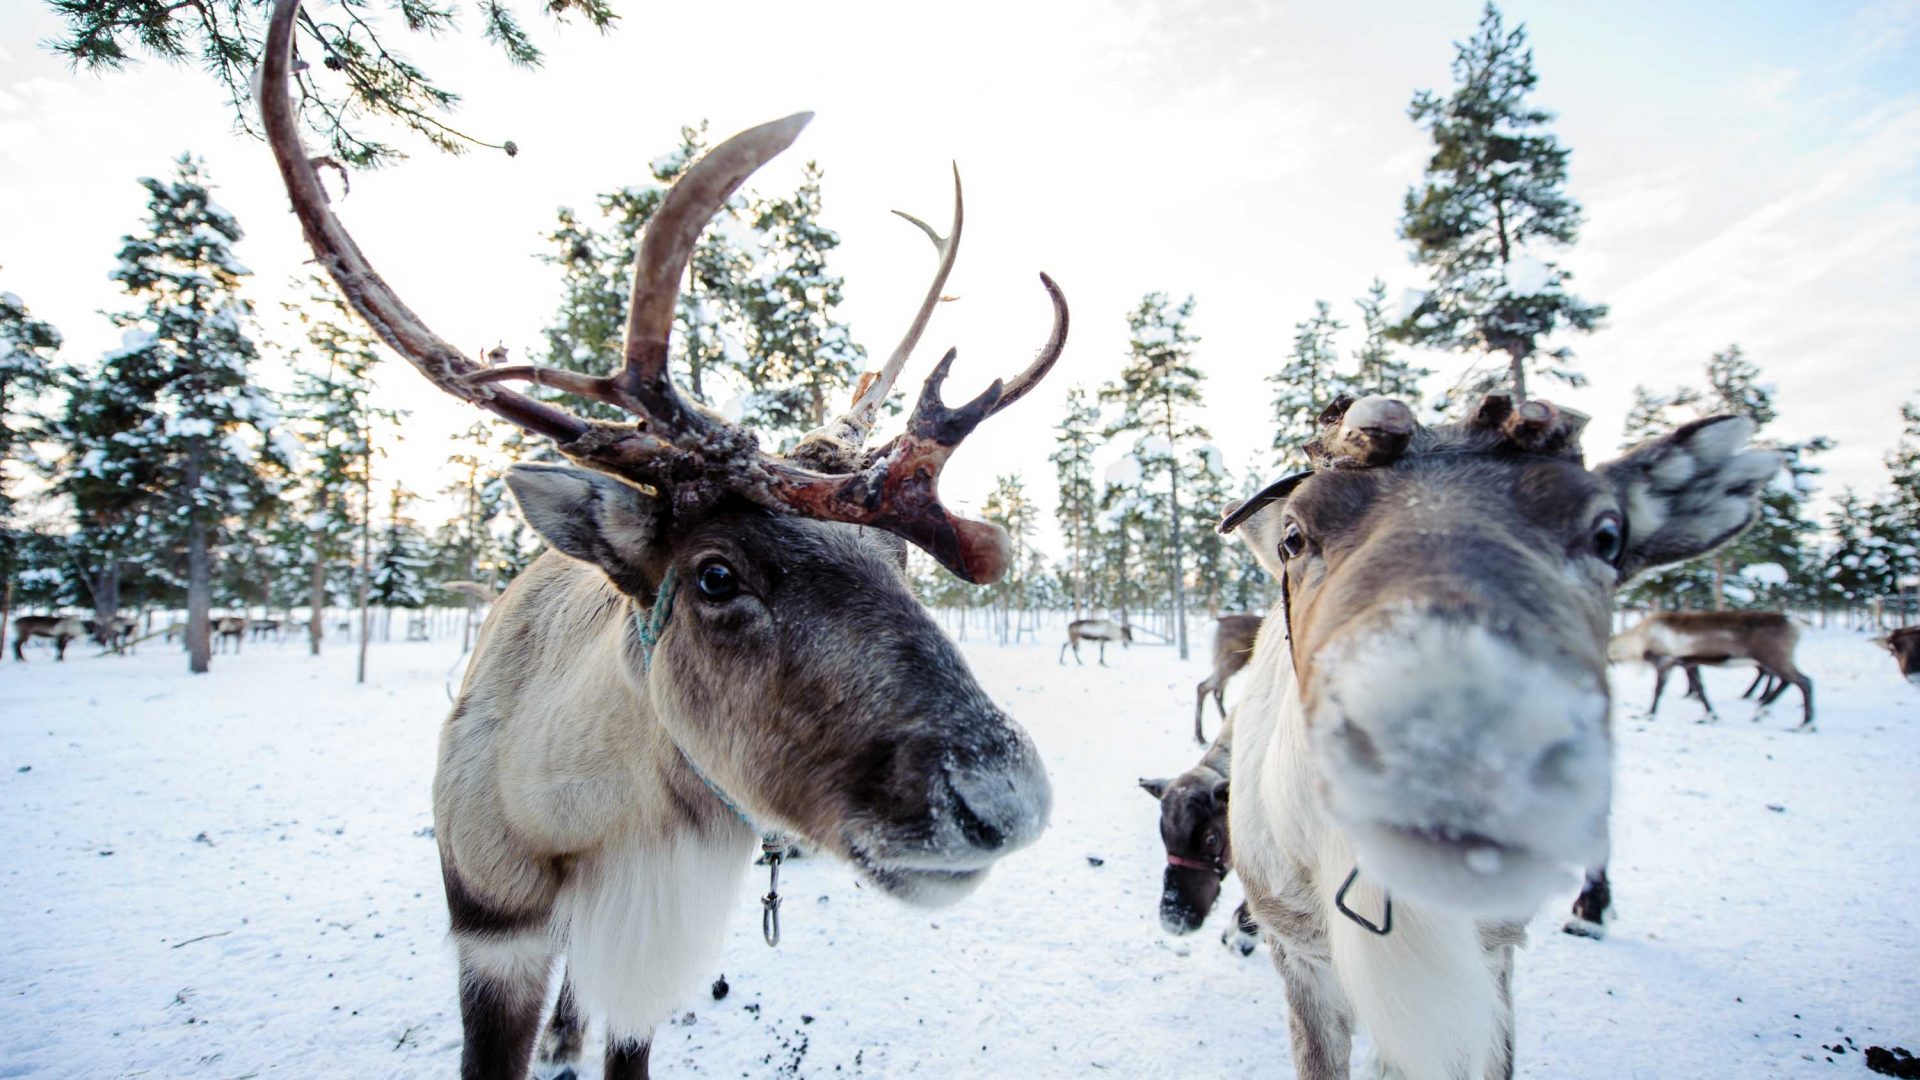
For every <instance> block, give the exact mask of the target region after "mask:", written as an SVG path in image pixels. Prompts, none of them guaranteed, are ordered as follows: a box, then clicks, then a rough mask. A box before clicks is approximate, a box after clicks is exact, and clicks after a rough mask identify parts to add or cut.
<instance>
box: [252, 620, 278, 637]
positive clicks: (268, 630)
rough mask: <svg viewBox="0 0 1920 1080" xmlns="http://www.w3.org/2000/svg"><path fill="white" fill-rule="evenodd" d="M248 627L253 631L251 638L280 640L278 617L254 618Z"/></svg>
mask: <svg viewBox="0 0 1920 1080" xmlns="http://www.w3.org/2000/svg"><path fill="white" fill-rule="evenodd" d="M249 628H250V629H251V630H252V631H253V640H255V641H279V640H280V620H279V619H254V620H253V621H252V622H251V623H250V624H249Z"/></svg>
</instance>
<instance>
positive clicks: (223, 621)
mask: <svg viewBox="0 0 1920 1080" xmlns="http://www.w3.org/2000/svg"><path fill="white" fill-rule="evenodd" d="M212 624H213V637H214V644H215V645H216V646H218V648H217V649H216V650H215V651H217V652H222V653H224V652H226V651H227V646H228V645H229V644H231V645H232V646H233V652H234V655H236V656H238V655H239V653H240V643H241V642H243V641H245V640H246V638H247V625H248V623H247V617H246V616H245V615H220V616H216V617H215V618H214V619H213V620H212Z"/></svg>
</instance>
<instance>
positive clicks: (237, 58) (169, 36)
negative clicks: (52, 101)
mask: <svg viewBox="0 0 1920 1080" xmlns="http://www.w3.org/2000/svg"><path fill="white" fill-rule="evenodd" d="M48 3H49V6H51V7H52V8H53V10H54V13H55V14H57V15H59V16H60V17H61V18H62V19H64V20H65V21H66V28H67V36H66V37H64V38H61V39H59V40H57V41H54V42H53V43H52V47H53V49H54V50H55V51H56V52H59V53H61V54H62V55H64V56H66V57H67V58H68V59H69V60H70V61H72V62H73V64H74V65H75V66H78V67H83V68H89V69H93V70H103V69H104V70H114V69H118V68H122V67H125V66H126V65H127V64H128V63H129V62H130V61H132V60H133V59H134V54H135V53H136V52H144V53H147V54H149V55H151V56H154V57H157V58H159V59H162V60H168V61H172V62H175V63H184V62H187V61H193V62H196V63H197V64H199V66H201V67H203V68H205V69H206V70H208V71H209V72H211V73H212V74H213V76H214V77H215V78H216V79H217V80H219V82H220V84H221V85H222V87H223V88H224V89H225V90H226V93H227V95H228V97H229V98H230V100H231V102H232V105H233V109H234V113H235V117H236V119H237V120H238V122H239V123H240V126H241V127H243V128H245V129H246V130H247V131H249V132H251V131H253V130H254V125H255V124H256V122H257V120H258V113H257V112H256V110H255V107H254V104H253V95H252V93H251V91H250V89H249V78H250V76H251V75H252V74H253V71H254V68H255V66H256V65H257V64H258V63H259V59H260V44H261V42H262V40H263V39H264V38H265V35H266V19H267V16H268V14H269V13H270V12H271V10H272V7H273V5H271V4H246V3H237V2H226V3H206V4H193V5H187V4H179V3H172V2H169V0H48ZM543 6H544V7H545V8H546V10H547V11H548V12H549V13H550V14H552V15H553V16H555V17H556V18H557V19H562V20H564V19H565V18H566V17H567V16H568V15H570V14H578V15H579V16H580V17H582V18H584V19H585V20H586V21H587V22H588V23H589V24H590V25H592V26H594V27H595V28H597V29H599V30H602V31H605V30H607V29H608V28H610V27H611V26H612V24H613V20H614V18H615V15H614V11H613V8H612V6H611V5H610V4H609V3H608V2H607V0H547V3H546V4H545V5H543ZM395 7H396V8H398V11H399V15H400V22H401V23H402V24H403V25H404V26H405V27H406V29H407V30H408V31H409V32H412V33H423V34H426V35H428V36H437V35H439V34H440V33H442V32H444V31H446V30H448V29H451V28H452V27H453V25H454V10H453V8H452V7H451V6H446V5H440V4H435V3H432V2H431V0H399V2H398V3H396V4H395ZM361 10H363V9H361V8H359V7H358V6H357V5H356V6H353V7H349V8H347V9H345V13H344V14H343V15H339V16H338V17H333V18H323V17H311V18H307V19H303V20H301V22H299V23H298V24H297V25H296V29H295V41H296V43H297V44H298V46H299V47H300V49H301V50H302V54H303V55H305V56H307V57H308V58H310V59H315V60H317V61H318V64H319V66H320V67H321V68H324V69H325V72H326V74H324V75H323V74H322V72H321V71H319V70H313V71H309V72H308V73H306V74H305V75H304V76H303V77H302V78H301V80H300V91H301V92H300V93H298V94H296V95H295V98H294V100H295V101H296V102H297V103H298V106H299V107H300V108H301V109H303V110H304V111H305V113H306V118H307V120H308V122H310V123H311V124H313V125H314V126H315V127H316V129H318V130H319V131H320V132H322V133H323V134H324V135H325V136H326V138H327V141H328V143H329V146H330V150H329V152H330V153H331V154H332V155H333V156H334V157H336V158H338V159H340V160H341V161H343V162H346V163H347V164H349V165H353V166H356V167H358V166H364V165H378V164H381V163H382V162H386V161H389V160H391V159H393V158H395V157H398V156H400V152H399V151H398V150H396V149H395V148H394V147H392V146H389V145H387V144H385V143H382V142H379V141H377V140H376V139H373V138H371V137H370V136H369V134H368V131H367V126H370V125H369V119H370V118H372V119H373V120H374V121H375V122H387V121H391V122H397V123H399V124H401V125H403V126H405V127H406V128H408V129H410V130H412V131H413V132H414V133H415V134H416V135H419V136H420V137H422V138H424V139H426V140H427V142H429V143H431V144H432V145H434V146H436V147H439V148H440V149H442V150H446V151H449V152H455V153H457V152H459V151H461V150H462V149H464V148H466V147H467V146H488V147H492V148H493V149H498V150H504V151H505V152H506V153H508V154H513V153H515V152H516V150H515V147H514V144H513V143H511V142H508V143H505V144H502V145H498V146H495V145H494V144H491V143H487V142H483V141H481V140H479V139H477V138H475V137H473V136H471V135H468V134H466V133H465V132H462V131H459V130H456V129H454V128H452V127H450V126H448V125H447V123H446V122H445V121H444V120H442V119H440V117H441V116H443V115H445V114H446V113H447V112H448V111H449V110H451V109H452V107H453V106H454V104H455V103H457V102H458V101H459V100H460V96H459V95H458V94H456V93H453V92H452V91H449V90H446V89H445V88H443V87H441V86H440V85H439V84H438V83H436V82H434V81H433V80H432V79H431V78H429V77H428V76H427V74H426V73H425V72H423V71H422V70H421V69H420V68H418V67H416V66H415V65H414V64H412V63H411V62H409V61H408V60H406V59H404V58H403V57H402V55H401V52H400V51H399V50H398V48H397V47H396V46H395V45H394V43H393V40H392V35H391V34H389V33H387V32H386V28H385V27H383V26H381V25H380V24H379V23H378V22H377V21H375V20H370V19H368V18H366V17H363V15H362V14H360V13H359V12H360V11H361ZM480 16H481V34H482V36H483V37H485V38H486V39H487V40H488V41H489V42H491V43H493V44H494V45H496V46H498V47H499V48H500V50H501V51H502V52H503V53H505V54H506V58H507V60H508V61H509V62H510V63H513V64H515V65H517V66H520V67H537V66H539V64H540V63H541V59H542V57H541V52H540V49H539V48H538V47H537V46H536V45H534V43H533V41H532V40H531V39H530V38H529V37H528V36H527V32H526V30H525V29H524V28H523V27H522V26H521V25H520V22H519V19H518V17H517V16H516V15H515V14H514V12H513V9H512V8H510V7H508V6H507V5H506V4H503V3H499V2H497V0H488V2H487V3H485V4H482V5H481V6H480Z"/></svg>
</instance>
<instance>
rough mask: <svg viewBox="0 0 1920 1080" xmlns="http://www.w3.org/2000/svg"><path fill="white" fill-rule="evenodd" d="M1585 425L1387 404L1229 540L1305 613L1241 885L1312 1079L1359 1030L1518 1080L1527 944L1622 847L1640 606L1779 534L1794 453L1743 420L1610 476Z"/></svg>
mask: <svg viewBox="0 0 1920 1080" xmlns="http://www.w3.org/2000/svg"><path fill="white" fill-rule="evenodd" d="M1583 423H1584V417H1580V416H1578V415H1577V414H1573V413H1569V412H1564V411H1561V410H1558V409H1555V408H1554V407H1553V406H1551V405H1549V404H1547V403H1545V402H1540V401H1529V402H1526V403H1524V404H1521V405H1517V406H1516V405H1515V404H1514V403H1513V402H1512V401H1511V400H1510V399H1509V398H1507V397H1505V396H1504V395H1490V396H1488V397H1486V398H1485V399H1483V400H1482V401H1481V402H1480V403H1479V404H1478V405H1477V406H1476V407H1474V408H1473V410H1472V411H1471V412H1470V413H1469V415H1468V416H1467V418H1466V419H1464V420H1462V421H1461V422H1458V423H1454V424H1447V425H1443V426H1440V427H1436V428H1425V427H1422V426H1421V425H1419V424H1416V423H1415V422H1414V419H1413V413H1412V410H1410V409H1409V408H1407V407H1406V406H1405V405H1404V404H1402V403H1400V402H1397V401H1392V400H1389V399H1386V398H1378V397H1374V398H1365V399H1362V400H1360V401H1358V402H1355V401H1352V400H1351V399H1346V398H1343V399H1341V400H1339V401H1337V402H1335V403H1334V405H1333V406H1331V407H1330V408H1329V409H1328V410H1327V411H1326V413H1325V414H1323V416H1322V417H1321V424H1322V426H1321V429H1320V434H1319V436H1318V437H1317V438H1316V439H1315V440H1314V441H1313V442H1312V444H1310V445H1309V447H1308V454H1309V458H1310V460H1311V461H1312V463H1313V466H1314V468H1313V470H1312V471H1311V472H1310V473H1302V474H1298V475H1295V476H1292V477H1288V478H1287V479H1285V480H1282V481H1280V482H1279V483H1276V484H1274V485H1272V486H1270V487H1269V488H1267V489H1266V490H1265V491H1264V492H1262V493H1261V494H1259V495H1257V496H1255V497H1254V498H1253V499H1251V500H1249V501H1248V502H1247V503H1245V504H1244V505H1241V506H1239V507H1237V508H1235V509H1234V510H1233V511H1232V512H1230V513H1229V514H1228V516H1227V518H1226V519H1225V521H1223V522H1222V525H1221V528H1222V529H1223V530H1228V531H1231V530H1234V529H1236V528H1239V529H1241V530H1242V534H1243V537H1244V538H1245V539H1246V540H1247V542H1248V543H1249V544H1250V545H1251V546H1252V548H1253V550H1254V552H1255V554H1256V556H1258V557H1259V558H1260V560H1261V562H1262V563H1263V565H1265V566H1267V567H1268V568H1269V569H1270V570H1272V571H1273V572H1275V574H1276V575H1277V577H1278V578H1279V581H1280V584H1281V600H1280V603H1279V605H1278V607H1277V608H1276V609H1275V611H1274V613H1273V614H1272V616H1270V617H1271V618H1277V619H1279V620H1281V621H1282V623H1283V625H1284V627H1285V630H1286V633H1284V634H1280V633H1271V632H1270V633H1266V634H1262V635H1261V636H1260V639H1259V645H1258V649H1257V651H1256V654H1255V656H1254V660H1253V664H1252V665H1251V668H1252V676H1251V678H1252V684H1251V685H1250V686H1249V687H1248V690H1247V692H1246V694H1245V695H1244V696H1243V698H1242V700H1241V702H1240V704H1239V706H1238V708H1237V709H1236V711H1235V714H1234V726H1235V738H1234V758H1235V760H1234V763H1233V777H1232V783H1231V788H1232V798H1231V801H1230V809H1229V818H1230V822H1231V829H1230V832H1231V834H1232V836H1233V844H1234V868H1235V870H1236V871H1238V872H1239V874H1240V877H1241V881H1242V883H1243V884H1244V885H1245V886H1246V888H1247V894H1248V897H1249V900H1250V903H1251V906H1252V909H1253V913H1254V916H1255V918H1257V919H1258V920H1259V922H1260V924H1261V926H1262V927H1263V928H1264V929H1265V930H1266V931H1267V932H1268V933H1269V934H1271V935H1272V937H1273V940H1274V941H1275V956H1276V960H1277V963H1278V965H1279V967H1280V970H1281V974H1282V975H1283V977H1284V978H1285V981H1286V991H1287V1003H1288V1008H1289V1013H1290V1015H1289V1027H1290V1030H1291V1033H1292V1047H1293V1056H1294V1066H1295V1071H1296V1073H1297V1075H1298V1076H1300V1077H1301V1078H1302V1080H1329V1078H1334V1077H1345V1076H1347V1075H1348V1062H1349V1056H1350V1053H1351V1036H1352V1032H1353V1029H1354V1027H1355V1025H1356V1024H1357V1025H1359V1026H1361V1027H1365V1028H1366V1029H1367V1030H1368V1031H1369V1032H1370V1033H1371V1034H1372V1036H1373V1038H1374V1042H1375V1045H1376V1046H1377V1047H1378V1048H1379V1050H1380V1054H1381V1057H1382V1059H1383V1061H1384V1063H1385V1064H1386V1065H1387V1066H1388V1067H1389V1068H1390V1069H1393V1070H1397V1071H1398V1073H1399V1074H1400V1075H1403V1076H1405V1077H1408V1078H1425V1077H1445V1078H1450V1080H1462V1078H1476V1077H1505V1076H1511V1075H1512V1069H1513V1062H1512V1045H1513V1044H1512V1030H1513V1029H1512V1008H1513V1006H1512V994H1511V975H1512V965H1513V949H1514V946H1515V945H1516V944H1518V943H1519V942H1520V941H1521V940H1522V939H1523V937H1524V929H1523V925H1524V923H1523V920H1524V919H1525V918H1526V917H1527V916H1528V915H1529V914H1530V913H1531V912H1532V911H1533V909H1534V908H1535V907H1536V906H1537V905H1538V903H1539V902H1540V900H1541V899H1543V898H1544V897H1545V896H1546V895H1547V894H1549V893H1550V892H1552V891H1553V890H1555V889H1557V888H1561V887H1563V883H1565V882H1566V881H1567V880H1568V877H1569V874H1568V872H1567V870H1566V869H1565V868H1566V867H1569V866H1572V867H1579V866H1590V865H1596V864H1598V863H1599V861H1600V860H1601V857H1602V856H1603V855H1604V853H1605V851H1606V846H1607V813H1608V808H1609V803H1610V797H1611V765H1612V742H1611V738H1610V734H1609V725H1608V711H1609V701H1608V696H1607V682H1606V649H1607V639H1608V628H1609V621H1610V612H1611V610H1612V601H1613V593H1614V590H1615V589H1616V588H1618V586H1619V585H1620V583H1621V582H1622V581H1624V580H1626V579H1627V578H1629V577H1631V576H1633V575H1634V574H1636V573H1639V572H1640V571H1642V570H1645V569H1647V568H1650V567H1653V566H1658V565H1661V564H1665V563H1671V562H1675V561H1678V560H1681V559H1687V558H1692V557H1694V556H1697V555H1700V554H1702V553H1704V552H1707V551H1709V550H1712V549H1713V548H1714V547H1716V546H1718V545H1720V544H1722V543H1724V542H1726V541H1727V540H1729V539H1731V538H1732V537H1733V536H1734V535H1736V534H1738V533H1739V532H1740V531H1741V530H1742V529H1744V528H1745V527H1746V526H1747V524H1748V523H1749V522H1750V521H1751V520H1752V518H1753V516H1754V513H1755V510H1754V506H1755V500H1756V495H1757V493H1758V491H1759V490H1760V489H1761V487H1762V486H1763V485H1764V484H1765V483H1766V481H1767V479H1768V478H1769V477H1770V476H1771V475H1773V473H1774V472H1775V471H1776V470H1777V469H1778V468H1779V458H1778V456H1777V455H1774V454H1771V453H1764V452H1753V451H1743V449H1742V447H1743V445H1744V444H1745V442H1746V441H1747V439H1748V438H1749V437H1750V435H1751V433H1752V430H1753V426H1752V424H1751V423H1750V422H1748V421H1746V420H1744V419H1737V418H1731V417H1715V418H1712V419H1708V420H1702V421H1698V422H1695V423H1691V424H1687V425H1685V426H1684V427H1681V428H1680V429H1678V430H1677V431H1675V432H1674V433H1673V434H1671V435H1669V436H1666V437H1665V438H1661V439H1656V440H1652V441H1650V442H1648V443H1644V444H1642V445H1640V446H1638V447H1636V448H1634V449H1633V450H1632V451H1630V452H1628V453H1627V455H1626V456H1625V457H1623V458H1621V459H1620V460H1618V461H1615V462H1612V463H1610V464H1607V465H1603V466H1600V467H1599V468H1596V469H1593V470H1589V469H1587V468H1586V467H1585V466H1584V464H1583V463H1582V460H1581V454H1580V449H1579V433H1580V429H1581V426H1582V425H1583Z"/></svg>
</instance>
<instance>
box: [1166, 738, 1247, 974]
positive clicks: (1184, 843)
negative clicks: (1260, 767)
mask: <svg viewBox="0 0 1920 1080" xmlns="http://www.w3.org/2000/svg"><path fill="white" fill-rule="evenodd" d="M1232 763H1233V722H1232V721H1231V720H1229V721H1227V722H1226V723H1224V724H1222V725H1221V726H1220V733H1219V734H1218V735H1215V736H1214V739H1213V743H1212V744H1211V745H1209V746H1208V747H1207V752H1206V753H1205V754H1203V755H1202V756H1201V758H1200V760H1199V761H1198V762H1197V763H1195V764H1194V766H1193V767H1192V768H1190V769H1188V770H1187V771H1186V772H1183V773H1181V774H1180V775H1179V776H1176V777H1173V778H1172V779H1165V778H1162V779H1158V780H1148V779H1146V778H1144V777H1143V778H1142V779H1141V780H1140V787H1141V789H1142V790H1144V791H1145V792H1146V793H1147V794H1149V795H1151V796H1153V797H1154V798H1155V799H1157V800H1159V802H1160V842H1161V844H1162V845H1164V846H1165V847H1166V849H1167V869H1166V872H1165V874H1164V875H1163V876H1162V880H1161V885H1160V925H1161V926H1163V927H1165V928H1166V930H1167V932H1168V933H1170V934H1190V933H1192V932H1193V931H1195V930H1198V929H1199V928H1200V924H1201V923H1204V922H1206V921H1207V915H1208V914H1209V913H1210V912H1212V911H1213V905H1214V902H1215V901H1216V900H1218V899H1220V885H1221V883H1222V882H1224V881H1225V880H1226V879H1227V874H1228V873H1229V872H1231V871H1232V869H1233V843H1232V840H1231V838H1230V837H1229V835H1228V832H1227V788H1228V779H1229V777H1230V775H1231V766H1232ZM1220 940H1221V941H1222V942H1223V943H1225V944H1226V945H1228V946H1230V947H1233V948H1237V949H1239V950H1240V954H1241V955H1242V956H1248V955H1251V954H1252V953H1253V950H1254V949H1255V948H1256V947H1257V946H1258V945H1259V940H1260V929H1259V927H1258V925H1257V924H1255V923H1254V921H1253V916H1252V914H1251V913H1250V912H1249V911H1248V910H1247V905H1246V904H1245V903H1244V902H1242V903H1241V905H1240V906H1239V908H1237V909H1236V910H1235V911H1234V913H1233V924H1232V925H1231V926H1229V927H1227V929H1226V930H1224V931H1222V933H1221V935H1220Z"/></svg>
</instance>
